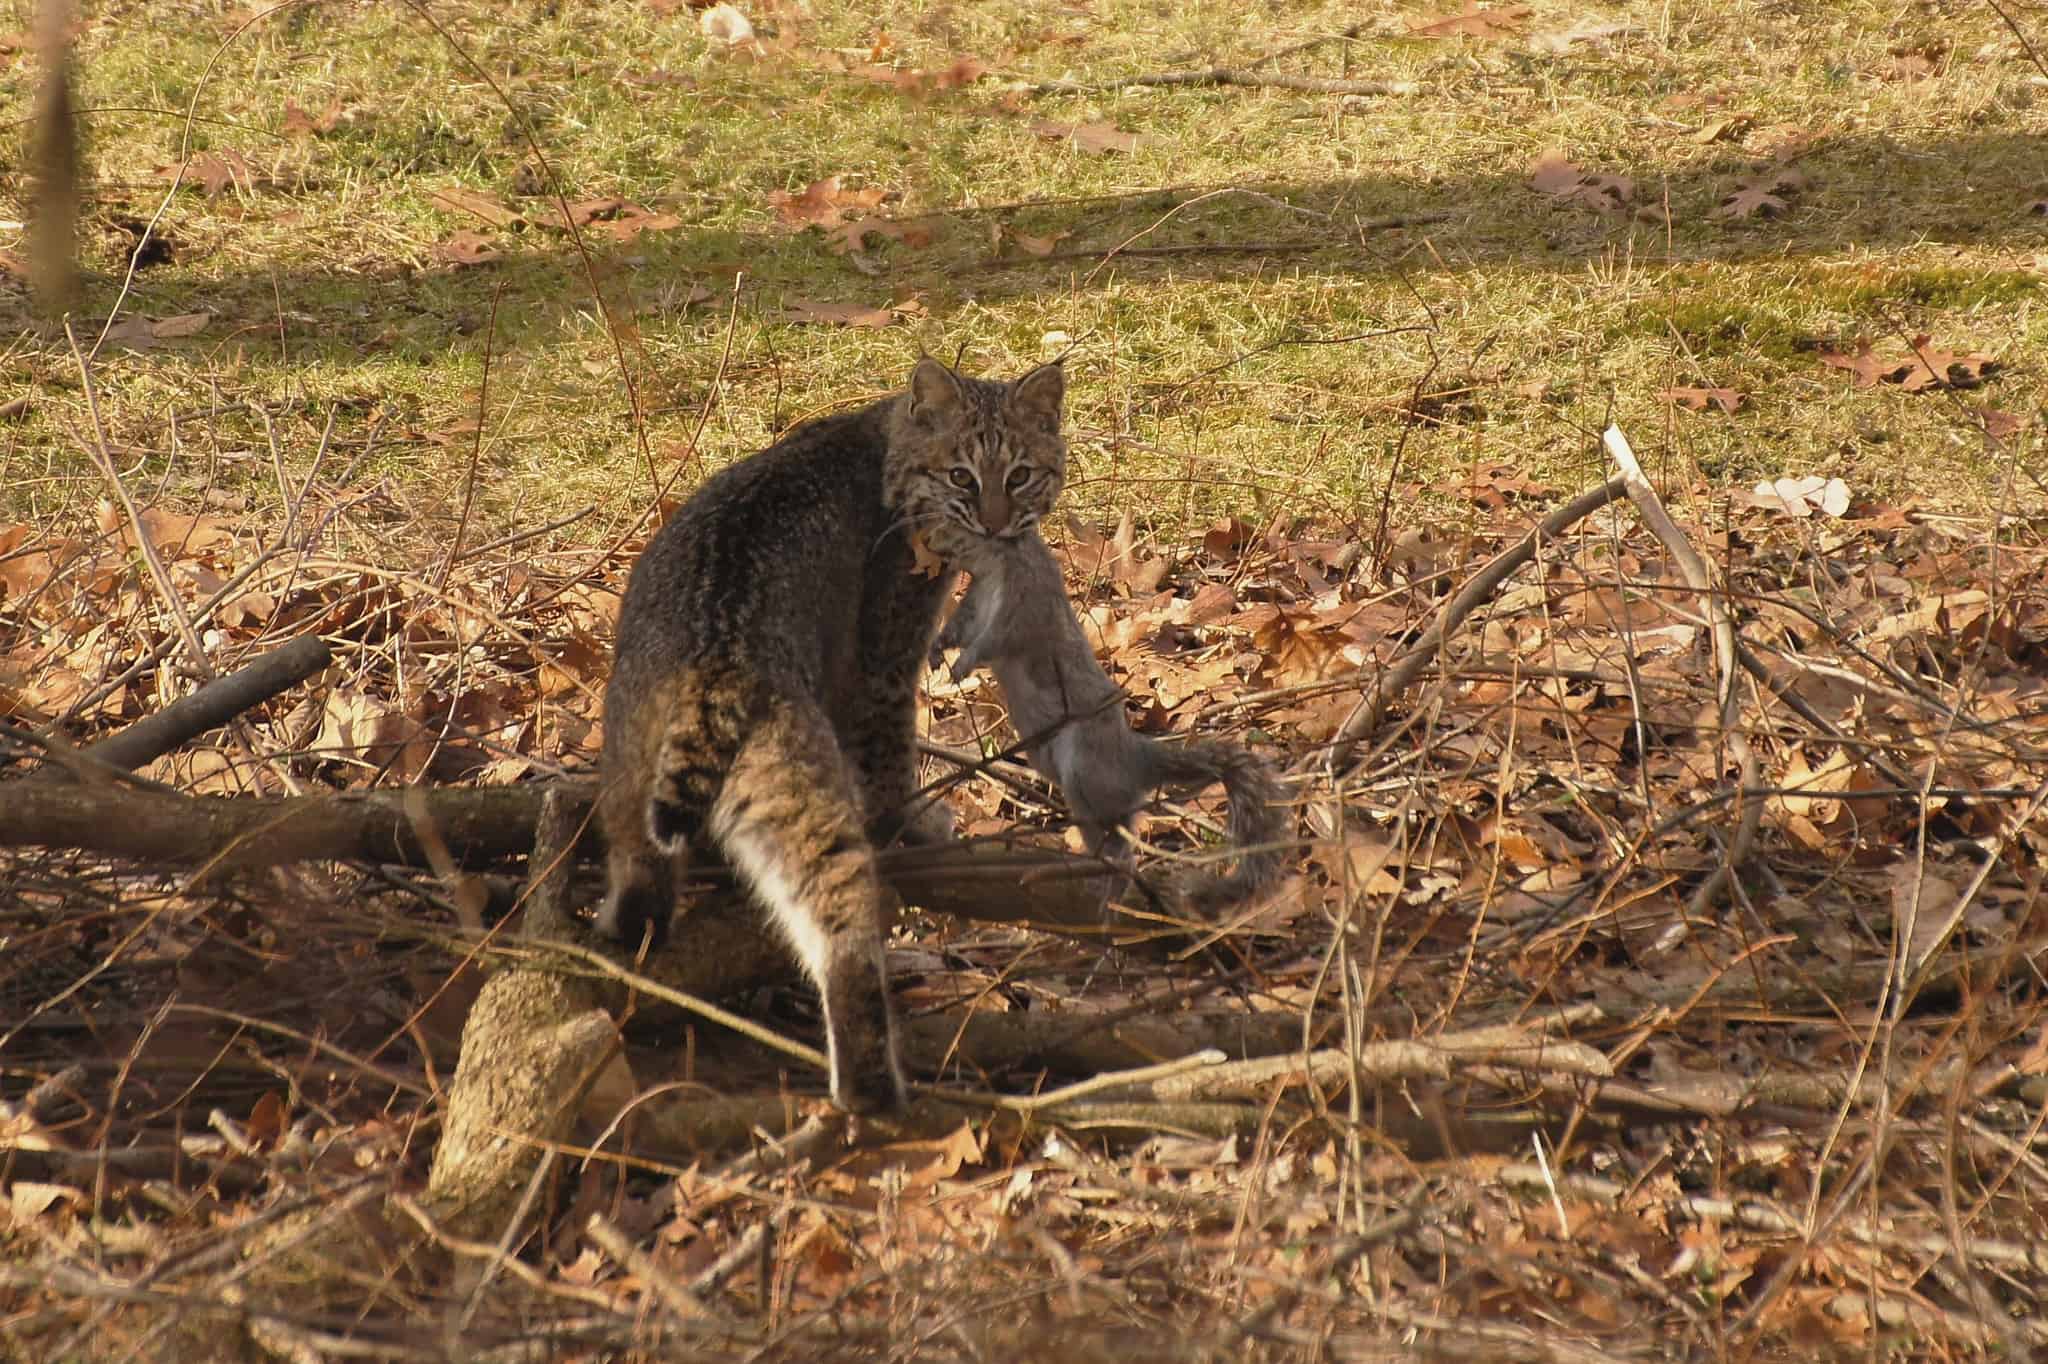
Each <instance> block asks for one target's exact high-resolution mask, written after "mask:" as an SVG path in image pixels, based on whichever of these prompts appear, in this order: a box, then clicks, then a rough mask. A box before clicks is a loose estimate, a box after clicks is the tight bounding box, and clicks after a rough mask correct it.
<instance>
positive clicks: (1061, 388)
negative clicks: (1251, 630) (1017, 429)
mask: <svg viewBox="0 0 2048 1364" xmlns="http://www.w3.org/2000/svg"><path fill="white" fill-rule="evenodd" d="M1066 399H1067V371H1066V368H1065V366H1063V365H1062V364H1061V363H1060V362H1059V361H1057V360H1055V361H1053V362H1052V363H1051V364H1049V365H1040V366H1039V367H1038V368H1037V369H1034V370H1032V371H1031V372H1030V373H1029V374H1027V375H1025V376H1024V377H1023V378H1021V379H1019V380H1018V381H1017V382H1016V383H1014V384H1012V385H1010V410H1011V411H1012V412H1014V413H1016V414H1017V415H1018V416H1019V417H1021V418H1023V419H1024V420H1025V421H1027V422H1031V423H1034V424H1036V425H1038V426H1042V427H1044V428H1045V429H1046V430H1048V431H1057V430H1059V429H1060V409H1061V407H1062V406H1063V405H1064V404H1065V402H1066Z"/></svg>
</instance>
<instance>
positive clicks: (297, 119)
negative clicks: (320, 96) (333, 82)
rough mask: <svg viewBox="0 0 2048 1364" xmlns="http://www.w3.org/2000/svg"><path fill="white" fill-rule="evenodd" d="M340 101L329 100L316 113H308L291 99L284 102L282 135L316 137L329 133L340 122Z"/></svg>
mask: <svg viewBox="0 0 2048 1364" xmlns="http://www.w3.org/2000/svg"><path fill="white" fill-rule="evenodd" d="M341 115H342V108H341V101H340V100H338V99H336V100H329V101H328V102H327V107H326V108H325V109H323V110H321V111H320V112H319V113H317V114H309V113H307V112H306V111H305V110H304V109H301V108H300V107H299V106H298V105H297V104H296V103H294V102H293V101H291V100H286V101H285V102H284V135H285V136H286V137H318V136H320V135H321V134H322V133H331V132H333V131H334V127H335V125H336V124H337V123H340V122H341Z"/></svg>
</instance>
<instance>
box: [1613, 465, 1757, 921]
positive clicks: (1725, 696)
mask: <svg viewBox="0 0 2048 1364" xmlns="http://www.w3.org/2000/svg"><path fill="white" fill-rule="evenodd" d="M1601 442H1602V443H1603V444H1604V445H1605V446H1606V447H1607V453H1608V455H1609V457H1610V458H1612V459H1613V460H1614V463H1615V465H1616V467H1618V468H1619V469H1620V470H1621V477H1622V481H1623V482H1624V483H1625V484H1626V485H1627V487H1628V496H1629V500H1630V501H1631V502H1633V503H1635V507H1636V511H1637V512H1638V513H1639V514H1640V515H1641V516H1642V518H1643V521H1644V522H1645V523H1646V524H1647V525H1648V526H1649V528H1650V531H1651V533H1652V534H1654V535H1655V536H1656V537H1657V539H1658V541H1659V542H1661V543H1662V544H1663V546H1664V548H1665V550H1666V551H1667V552H1669V554H1670V555H1671V559H1672V562H1673V563H1674V564H1676V565H1677V567H1678V572H1679V575H1680V576H1681V577H1683V578H1684V579H1685V585H1686V586H1687V587H1689V588H1691V589H1692V590H1693V591H1694V592H1695V593H1696V594H1698V596H1699V599H1700V609H1701V611H1703V612H1704V613H1705V614H1706V617H1707V621H1708V623H1709V627H1710V629H1711V630H1712V637H1713V641H1714V669H1715V674H1716V676H1717V677H1718V678H1719V682H1720V687H1719V690H1720V712H1721V717H1720V718H1721V738H1722V741H1723V742H1724V743H1726V744H1727V745H1728V752H1729V753H1730V754H1731V755H1732V756H1733V757H1734V758H1735V763H1736V768H1737V772H1738V776H1737V782H1738V787H1737V794H1736V799H1737V801H1738V808H1737V814H1736V823H1735V835H1734V837H1733V838H1732V839H1730V840H1729V844H1728V848H1727V850H1726V852H1724V853H1723V854H1722V857H1721V862H1720V865H1719V866H1717V867H1715V868H1714V870H1713V872H1712V873H1711V874H1710V875H1709V876H1708V877H1707V879H1706V880H1704V881H1702V882H1700V884H1699V886H1698V888H1697V889H1695V890H1694V891H1693V894H1692V899H1691V901H1690V902H1689V903H1688V904H1687V906H1686V920H1687V921H1688V922H1690V921H1691V920H1693V919H1695V918H1697V917H1698V916H1699V915H1701V914H1704V913H1705V912H1706V911H1707V910H1708V909H1710V908H1712V907H1713V904H1714V901H1715V900H1717V899H1719V898H1720V895H1721V892H1722V891H1724V890H1725V889H1727V886H1728V882H1729V879H1730V878H1731V877H1733V876H1734V874H1735V869H1736V868H1738V867H1740V866H1741V865H1742V864H1743V863H1744V862H1746V861H1748V860H1749V851H1750V848H1751V847H1752V846H1753V845H1754V844H1755V843H1756V831H1757V826H1758V825H1759V824H1760V823H1761V822H1762V820H1763V799H1762V797H1761V796H1760V795H1759V794H1758V788H1759V787H1761V786H1762V784H1763V783H1762V781H1761V779H1760V778H1759V777H1758V775H1757V762H1756V754H1755V753H1754V752H1753V751H1752V750H1751V748H1750V746H1749V736H1748V735H1746V734H1744V733H1743V732H1742V698H1741V692H1740V691H1739V689H1738V687H1737V680H1738V679H1739V678H1740V677H1741V675H1742V668H1741V664H1740V663H1739V662H1738V654H1737V637H1736V634H1735V618H1734V616H1733V614H1732V613H1731V612H1730V611H1729V610H1728V600H1727V597H1726V595H1725V594H1724V593H1722V592H1720V591H1718V590H1716V588H1715V587H1714V582H1713V579H1712V577H1711V576H1709V574H1708V572H1707V565H1706V563H1705V561H1704V560H1702V559H1701V558H1700V556H1699V552H1698V551H1697V550H1695V549H1694V548H1693V547H1692V542H1691V541H1690V540H1688V539H1686V538H1685V532H1684V531H1681V530H1680V529H1679V528H1678V523H1677V522H1675V521H1673V520H1672V519H1671V514H1670V513H1669V512H1667V511H1665V510H1664V504H1663V502H1662V501H1661V500H1660V499H1659V498H1658V496H1657V490H1656V489H1655V488H1653V487H1651V486H1650V480H1649V479H1648V478H1646V477H1644V475H1643V466H1642V465H1641V464H1640V463H1638V462H1637V460H1636V455H1635V451H1634V450H1632V449H1631V448H1629V443H1628V437H1626V436H1624V435H1623V434H1622V433H1621V428H1620V427H1618V426H1610V427H1608V428H1607V430H1606V431H1605V432H1604V433H1603V434H1602V436H1601Z"/></svg>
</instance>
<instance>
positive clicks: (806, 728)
mask: <svg viewBox="0 0 2048 1364" xmlns="http://www.w3.org/2000/svg"><path fill="white" fill-rule="evenodd" d="M865 823H866V820H865V811H864V810H863V808H862V804H861V798H860V788H859V786H858V785H857V784H856V781H855V777H854V770H853V767H852V765H851V764H850V763H849V762H848V761H847V759H846V757H845V755H844V753H843V752H842V751H841V749H840V747H839V742H838V740H837V739H836V738H835V737H834V735H833V732H832V727H831V725H830V724H829V723H828V722H827V721H826V719H825V716H824V714H823V713H822V712H821V711H819V710H818V709H817V708H816V707H815V706H812V705H810V704H808V703H804V702H796V701H785V702H782V703H779V704H777V705H776V706H775V707H774V708H773V709H772V710H771V711H770V713H769V714H768V715H767V716H766V717H765V718H764V719H763V721H762V723H761V724H760V725H759V726H757V727H756V728H755V730H754V732H753V733H752V734H751V735H749V736H748V737H747V739H746V740H745V742H744V743H743V745H742V746H741V749H740V752H739V756H738V758H737V759H736V760H735V761H734V763H733V767H732V771H731V772H730V773H729V774H728V775H727V777H726V780H725V784H724V786H723V787H722V788H721V789H720V791H719V793H718V797H717V799H716V800H715V801H714V802H713V804H712V807H711V819H710V832H711V837H712V838H713V839H714V840H716V842H717V844H718V846H719V847H720V848H721V849H722V850H723V851H724V853H725V856H726V859H727V860H728V861H729V862H731V863H732V866H733V869H734V870H735V871H737V872H738V873H739V876H740V878H741V880H742V881H744V882H745V883H746V885H747V887H748V889H749V890H751V891H752V892H753V893H754V895H755V897H756V898H758V899H759V900H760V901H761V903H762V905H763V906H764V907H765V908H766V909H767V910H768V913H769V915H770V917H771V918H773V920H774V921H775V923H776V925H777V927H779V928H780V929H781V931H782V934H783V936H784V937H785V938H786V939H788V941H789V944H790V946H791V948H792V949H794V951H795V953H796V957H797V960H798V961H799V962H800V963H802V965H803V968H804V971H805V973H806V974H807V975H809V976H810V978H811V982H812V984H814V985H816V986H817V989H818V994H819V997H820V1000H821V1003H822V1005H823V1011H824V1014H825V1050H826V1055H827V1057H828V1058H829V1060H830V1062H831V1070H832V1101H833V1102H834V1103H836V1104H838V1105H839V1106H840V1107H841V1108H844V1109H847V1110H849V1111H851V1112H868V1111H873V1110H876V1109H883V1108H900V1107H901V1106H902V1104H903V1101H904V1082H903V1072H902V1069H901V1067H900V1066H899V1065H898V1063H897V1059H896V1024H895V1016H894V1014H893V1013H892V1011H891V1009H890V1004H889V987H888V980H887V977H886V973H885V969H884V966H883V959H882V936H883V930H884V918H885V916H886V913H887V911H888V909H889V907H890V905H891V903H892V901H891V899H890V896H889V892H888V891H887V890H886V889H885V887H884V886H883V884H882V880H881V877H880V875H879V873H878V872H877V870H876V867H875V851H874V847H873V845H872V844H870V843H869V842H868V838H867V834H866V832H865V829H864V827H863V826H864V825H865Z"/></svg>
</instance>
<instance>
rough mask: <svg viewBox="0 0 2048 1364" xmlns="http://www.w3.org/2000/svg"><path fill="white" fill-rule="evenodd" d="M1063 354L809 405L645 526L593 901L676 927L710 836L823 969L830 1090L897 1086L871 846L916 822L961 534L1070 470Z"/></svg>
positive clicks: (975, 537)
mask: <svg viewBox="0 0 2048 1364" xmlns="http://www.w3.org/2000/svg"><path fill="white" fill-rule="evenodd" d="M1064 395H1065V379H1064V377H1063V374H1062V371H1061V370H1060V369H1059V367H1058V366H1057V365H1047V366H1042V367H1040V368H1038V369H1035V370H1033V371H1031V372H1030V373H1028V374H1026V375H1024V376H1023V377H1022V378H1021V379H1018V380H1015V381H1014V382H1010V383H1000V382H991V381H986V380H980V379H971V378H967V377H964V376H962V375H959V374H956V373H954V372H953V371H952V370H950V369H948V368H946V366H944V365H943V364H940V363H939V362H938V361H936V360H932V359H924V360H920V361H919V362H918V364H917V367H916V368H915V369H914V370H913V371H912V372H911V376H910V383H909V387H908V389H907V391H906V392H903V393H899V394H896V395H894V396H891V397H889V398H885V399H883V400H882V401H880V402H878V403H875V404H873V405H872V406H869V407H867V408H864V409H862V410H860V411H857V412H851V413H847V414H843V415H840V416H834V417H828V418H825V419H823V420H820V421H816V422H812V423H809V424H806V425H804V426H801V427H799V428H797V429H796V430H794V431H791V432H790V433H789V434H787V435H785V436H784V437H783V438H782V439H781V440H778V441H777V442H776V443H775V444H773V445H771V446H770V447H769V448H767V449H766V450H763V451H761V452H760V453H758V454H756V455H753V456H751V457H749V458H747V459H745V460H742V461H740V462H739V463H737V464H735V465H733V466H732V467H730V468H728V469H725V470H723V471H721V472H720V473H718V474H716V475H714V476H713V477H712V478H710V479H709V480H707V481H706V482H705V483H704V485H703V487H701V488H700V489H698V491H697V493H696V494H695V495H694V496H693V497H691V498H690V500H689V501H688V502H687V503H685V504H684V506H683V507H682V509H681V510H680V511H678V512H677V513H676V515H675V517H674V518H673V519H672V520H670V521H669V523H668V524H667V525H666V526H664V527H662V529H661V530H660V531H659V532H658V533H657V534H656V535H655V536H654V538H653V539H652V540H650V541H649V542H648V545H647V548H646V550H645V551H644V552H643V553H642V554H641V556H640V559H639V562H638V563H636V564H635V565H634V566H633V572H632V576H631V577H630V579H629V580H628V582H627V585H626V597H625V603H624V605H623V606H622V607H621V609H620V613H619V634H618V648H617V655H616V659H615V661H614V663H613V667H612V676H611V681H610V683H609V684H608V686H607V687H606V690H605V718H604V754H603V759H602V764H601V770H602V776H603V791H602V794H601V795H600V797H599V803H598V818H599V821H600V823H601V825H602V827H603V830H604V834H605V839H606V841H607V844H608V847H609V863H608V866H607V873H608V883H609V884H608V887H607V892H606V895H605V899H604V902H603V904H602V906H601V907H600V909H599V911H598V916H597V919H598V925H599V927H600V928H601V929H602V930H604V931H605V932H607V933H609V934H611V935H613V936H614V937H616V938H618V939H620V940H622V941H624V942H628V943H637V942H639V941H640V939H641V937H642V935H643V933H652V934H653V936H654V937H655V938H656V939H659V938H661V937H662V936H663V935H664V934H665V933H666V930H667V927H668V921H669V917H670V913H671V911H672V910H673V908H674V903H675V886H676V876H677V873H678V872H679V871H680V870H681V869H682V867H683V866H684V865H685V860H686V857H687V854H688V852H689V849H690V848H691V847H692V846H693V845H697V846H701V845H702V844H704V843H705V842H707V841H708V842H709V843H711V844H712V845H714V846H715V847H716V849H717V851H718V852H719V853H720V854H722V855H723V857H724V859H725V860H726V861H727V862H728V863H730V864H731V866H732V868H733V869H734V871H735V872H736V873H737V874H738V876H739V879H740V881H741V882H742V883H743V884H744V885H745V886H746V887H747V889H748V890H749V891H750V892H751V893H752V895H753V896H754V898H755V899H756V900H758V901H759V902H760V904H761V905H762V906H763V907H765V909H766V910H767V912H768V914H769V916H770V917H771V919H772V920H773V921H774V922H775V924H776V925H777V926H778V927H779V928H780V929H781V931H782V933H783V935H784V936H785V937H786V938H787V939H788V941H789V944H790V947H791V948H792V949H793V950H794V953H795V955H796V957H797V959H798V961H799V962H800V963H801V964H802V966H803V968H804V971H805V973H806V974H807V975H809V977H810V978H811V980H812V982H813V983H814V984H815V985H816V986H817V989H818V993H819V994H820V996H821V997H822V1004H823V1012H824V1016H825V1042H826V1052H827V1055H828V1056H829V1058H830V1061H831V1084H832V1098H833V1102H835V1103H836V1104H838V1105H839V1106H840V1107H842V1108H846V1109H850V1110H857V1111H859V1110H872V1109H876V1108H884V1107H892V1106H900V1105H901V1103H902V1102H903V1098H904V1088H903V1073H902V1070H901V1068H900V1066H899V1065H898V1062H897V1059H896V1045H895V1029H894V1023H893V1020H892V1016H891V1013H890V1006H889V994H888V987H887V982H886V980H885V978H884V972H883V961H882V936H883V931H884V924H885V920H886V918H887V916H888V913H889V911H890V908H891V904H890V901H889V900H888V898H887V895H888V893H887V891H886V890H885V889H884V887H883V884H882V882H881V880H880V878H879V876H878V875H877V872H876V869H875V849H876V848H877V847H880V846H882V845H884V844H886V843H888V842H889V841H891V840H892V839H893V838H895V837H897V836H899V835H901V834H903V833H904V832H905V831H904V829H903V827H902V826H903V824H904V818H903V811H904V807H905V805H906V803H907V802H908V801H909V799H910V797H911V796H912V794H913V787H914V784H915V754H914V745H915V740H916V723H915V722H916V715H915V711H914V706H915V703H916V694H917V679H918V675H919V670H920V666H921V664H922V662H923V660H924V657H925V652H926V649H927V647H928V646H929V643H930V640H931V636H932V630H933V627H934V626H935V624H936V623H937V615H938V609H939V603H940V599H941V597H942V596H943V595H944V591H945V582H946V579H945V578H944V577H943V576H942V575H941V574H939V573H938V572H937V571H936V569H932V568H928V567H927V566H926V565H925V564H923V563H921V562H920V558H919V556H918V555H917V554H916V552H915V550H914V544H915V542H916V541H917V540H918V539H919V538H921V539H922V541H923V543H924V544H925V545H926V546H928V547H929V548H930V549H931V550H932V551H934V552H935V553H936V554H937V555H938V556H939V557H940V558H941V559H942V560H945V561H952V560H955V559H958V558H960V557H963V556H965V555H966V554H968V553H969V552H972V551H973V550H975V549H976V548H977V547H978V546H980V545H982V544H985V543H989V542H993V541H997V540H1002V539H1006V538H1014V537H1016V536H1020V535H1026V534H1028V533H1029V532H1030V530H1031V527H1033V526H1034V525H1036V524H1037V523H1038V520H1039V518H1040V517H1041V516H1043V515H1044V513H1045V512H1046V510H1047V509H1048V508H1049V507H1050V506H1051V505H1052V502H1053V499H1054V498H1056V497H1057V496H1058V495H1059V491H1060V487H1061V485H1062V483H1063V482H1064V480H1065V476H1066V446H1065V444H1064V442H1063V441H1062V440H1061V437H1060V409H1061V404H1062V401H1063V399H1064Z"/></svg>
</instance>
